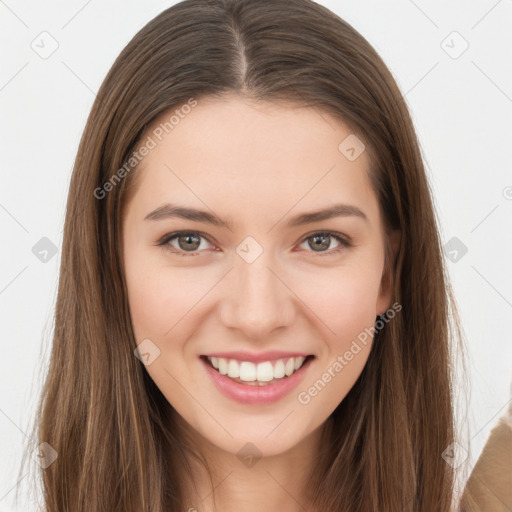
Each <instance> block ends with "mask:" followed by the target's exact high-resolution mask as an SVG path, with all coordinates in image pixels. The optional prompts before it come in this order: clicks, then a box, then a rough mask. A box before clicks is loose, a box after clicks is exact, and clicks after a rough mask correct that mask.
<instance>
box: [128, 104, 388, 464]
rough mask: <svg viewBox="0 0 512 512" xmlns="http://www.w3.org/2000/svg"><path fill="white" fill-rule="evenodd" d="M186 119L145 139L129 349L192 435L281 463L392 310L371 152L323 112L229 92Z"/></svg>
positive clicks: (323, 415) (334, 398) (334, 400)
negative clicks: (133, 347)
mask: <svg viewBox="0 0 512 512" xmlns="http://www.w3.org/2000/svg"><path fill="white" fill-rule="evenodd" d="M184 112H186V114H185V113H184ZM180 113H181V115H180V116H179V122H176V119H178V117H176V118H175V119H174V120H173V122H172V124H171V123H169V124H167V125H164V124H163V125H162V124H160V123H165V122H168V121H169V119H170V117H171V115H172V114H173V112H171V113H166V114H164V115H162V116H160V118H159V119H157V121H156V122H155V123H154V125H153V126H152V127H150V129H148V131H147V132H146V134H145V135H144V136H143V140H144V141H145V143H146V145H147V147H148V148H150V149H149V150H148V154H147V155H146V156H145V157H144V159H143V161H142V163H141V164H140V166H139V168H138V169H137V170H136V171H134V172H137V173H139V174H140V175H139V176H137V188H136V189H135V192H134V195H133V197H132V198H131V199H130V201H129V203H128V204H127V209H126V213H125V216H124V219H123V257H124V261H125V272H126V281H127V286H128V294H129V303H130V311H131V317H132V322H133V328H134V332H135V336H136V343H137V344H140V343H142V345H141V347H140V354H143V355H142V357H141V359H142V360H143V362H144V364H145V365H146V366H145V367H146V370H147V371H148V373H149V375H150V376H151V378H152V379H153V380H154V382H155V383H156V385H157V386H158V387H159V389H160V390H161V391H162V393H163V394H164V395H165V397H166V398H167V400H168V401H169V403H170V404H171V405H172V406H173V407H174V409H176V410H177V412H178V413H179V414H180V415H181V416H182V417H183V418H184V419H185V420H186V422H188V424H190V425H191V426H192V427H193V429H195V430H194V431H195V433H196V434H199V435H200V437H198V439H201V438H203V439H205V440H207V441H209V442H211V443H213V445H215V446H217V447H218V448H221V449H223V450H225V451H228V452H231V453H233V454H236V453H238V452H239V451H240V450H241V449H243V447H244V446H249V445H246V443H252V445H254V446H255V447H256V449H257V450H258V452H259V453H261V454H263V455H275V454H278V453H281V452H285V451H286V450H288V449H290V448H291V447H293V446H296V445H298V444H299V443H301V441H303V440H304V439H305V438H306V436H308V435H309V434H311V433H312V432H313V431H315V430H316V429H317V428H318V427H319V426H321V425H322V424H323V423H324V422H325V420H326V419H327V418H328V417H329V415H330V414H331V413H332V412H333V410H334V409H335V408H336V406H337V405H338V404H339V403H340V402H341V401H342V400H343V398H344V397H345V395H346V394H347V393H348V392H349V390H350V389H351V387H352V386H353V384H354V383H355V381H356V380H357V378H358V376H359V375H360V373H361V371H362V369H363V367H364V365H365V363H366V361H367V358H368V355H369V352H370V348H371V342H372V336H371V331H369V329H370V328H371V327H373V326H374V324H375V317H376V315H378V314H381V313H383V312H385V311H386V309H387V308H389V307H390V305H391V286H390V285H389V283H388V280H387V279H386V277H385V276H383V270H384V240H385V239H384V228H383V225H382V221H381V218H380V216H379V208H378V202H377V198H376V196H375V194H374V192H373V190H372V188H371V186H370V182H369V178H368V165H369V159H368V154H367V152H366V151H364V150H363V149H362V147H361V146H359V145H358V144H359V143H358V140H356V139H355V138H354V136H353V135H351V132H350V130H349V129H347V128H346V127H345V126H344V125H342V124H341V123H340V122H339V121H336V120H335V119H333V118H332V117H330V116H328V115H327V114H325V113H323V112H322V113H321V112H319V111H317V110H315V109H310V108H294V107H293V106H290V105H288V104H283V103H278V104H271V103H254V102H249V101H246V100H241V99H238V98H235V97H230V98H229V99H222V100H221V99H211V98H208V99H202V100H200V101H198V102H197V104H196V105H195V106H194V107H193V108H183V109H181V110H180ZM164 126H165V128H163V127H164ZM166 130H167V132H168V133H166ZM148 136H149V137H150V139H148ZM347 137H349V138H348V139H347ZM151 141H153V142H151ZM153 146H154V147H153ZM351 148H352V149H351ZM361 151H362V152H361ZM340 205H344V206H340ZM335 206H338V209H337V210H336V211H334V210H331V209H333V208H334V207H335ZM329 211H331V214H328V213H325V214H324V213H321V212H329ZM313 213H315V214H316V215H312V214H313ZM326 232H332V234H331V235H329V234H328V233H327V234H326ZM337 237H339V238H337ZM307 356H309V357H307ZM207 357H210V358H211V359H210V360H208V359H207ZM292 358H293V359H292ZM304 358H306V359H304ZM290 360H291V362H290ZM210 361H211V362H210ZM302 362H303V366H301V367H299V365H300V364H301V363H302ZM211 363H212V364H213V366H216V367H217V368H218V369H215V368H214V367H213V366H212V364H211ZM296 366H297V367H299V369H298V370H297V371H295V367H296ZM226 372H227V374H226ZM292 372H293V373H292ZM252 445H251V446H252Z"/></svg>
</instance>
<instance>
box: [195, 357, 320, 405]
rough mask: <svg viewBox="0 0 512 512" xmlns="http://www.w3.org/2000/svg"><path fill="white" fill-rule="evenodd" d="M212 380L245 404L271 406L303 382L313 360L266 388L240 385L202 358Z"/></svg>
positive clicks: (225, 393) (224, 392) (224, 391)
mask: <svg viewBox="0 0 512 512" xmlns="http://www.w3.org/2000/svg"><path fill="white" fill-rule="evenodd" d="M200 359H201V362H202V363H203V365H204V366H205V368H206V372H207V373H208V376H209V377H210V379H212V381H213V383H214V384H215V386H216V387H217V389H218V390H219V391H221V392H222V393H223V394H224V395H226V396H227V397H228V398H231V399H232V400H236V401H237V402H240V403H243V404H271V403H273V402H277V401H278V400H279V399H281V398H283V397H284V396H286V395H287V394H288V393H290V392H291V391H292V390H293V389H294V388H296V387H297V386H298V385H299V383H300V382H301V381H302V379H303V377H304V375H305V373H306V371H307V369H308V367H309V365H310V363H311V362H312V360H313V358H310V359H308V360H307V361H306V362H305V363H304V364H303V365H302V366H301V367H300V368H299V369H298V370H297V371H296V372H294V373H292V374H291V375H290V376H289V377H283V378H282V379H281V380H279V381H278V382H275V383H274V384H266V385H264V386H259V385H254V386H251V385H250V384H240V383H239V382H235V381H234V380H232V379H230V378H229V377H227V376H225V375H221V374H220V373H219V372H218V371H217V370H215V369H214V368H213V367H212V366H210V363H208V361H207V360H205V359H204V358H203V357H201V358H200Z"/></svg>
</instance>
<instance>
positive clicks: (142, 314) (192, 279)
mask: <svg viewBox="0 0 512 512" xmlns="http://www.w3.org/2000/svg"><path fill="white" fill-rule="evenodd" d="M125 261H126V284H127V288H128V301H129V304H130V314H131V318H132V324H133V329H134V332H135V336H136V340H137V341H138V342H139V341H140V340H141V339H144V338H152V339H155V340H161V339H163V338H164V337H165V335H166V333H167V334H168V335H169V336H171V334H170V333H169V331H171V332H172V330H173V329H174V326H175V325H176V324H178V325H179V324H181V322H184V323H186V318H187V313H188V312H189V311H190V309H191V308H192V307H193V305H194V304H195V303H197V302H198V301H199V300H200V298H201V296H202V295H204V294H205V293H206V291H207V289H208V287H207V284H208V282H207V280H205V279H203V280H201V279H199V276H198V273H197V272H196V273H192V272H180V271H176V270H174V271H171V270H170V269H168V268H165V267H162V264H161V262H156V261H151V258H149V257H148V256H147V254H146V255H143V254H139V253H138V252H137V251H134V252H132V253H131V254H129V255H128V257H127V258H126V259H125Z"/></svg>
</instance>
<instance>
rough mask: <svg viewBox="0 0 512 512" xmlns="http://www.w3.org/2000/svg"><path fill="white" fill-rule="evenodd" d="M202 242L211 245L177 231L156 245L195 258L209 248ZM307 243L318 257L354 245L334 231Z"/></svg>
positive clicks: (201, 236)
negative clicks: (334, 243) (332, 244)
mask: <svg viewBox="0 0 512 512" xmlns="http://www.w3.org/2000/svg"><path fill="white" fill-rule="evenodd" d="M202 240H204V241H206V244H211V242H209V240H208V237H207V236H206V235H204V234H202V233H200V232H198V231H177V232H175V233H169V234H167V235H164V236H163V237H162V238H161V239H160V240H158V241H157V242H156V245H158V246H161V247H162V248H164V249H165V250H168V251H171V252H172V253H173V254H177V255H178V256H195V255H197V254H198V253H199V252H200V251H201V250H203V249H207V247H204V244H202ZM332 240H335V241H337V242H338V245H337V246H336V247H335V248H334V249H329V247H330V246H331V243H332ZM305 243H307V244H308V246H309V247H310V248H311V249H312V251H309V252H314V253H317V254H316V255H318V256H324V255H332V254H336V253H339V252H341V251H342V250H343V249H346V248H348V247H351V245H352V244H351V242H350V241H349V240H348V239H346V238H345V237H344V236H343V235H341V234H340V233H335V232H332V231H320V232H317V233H313V234H311V235H309V236H307V237H306V238H305V239H304V240H303V242H302V243H301V245H303V244H305ZM211 245H213V244H211ZM317 249H319V250H317ZM326 249H329V250H326Z"/></svg>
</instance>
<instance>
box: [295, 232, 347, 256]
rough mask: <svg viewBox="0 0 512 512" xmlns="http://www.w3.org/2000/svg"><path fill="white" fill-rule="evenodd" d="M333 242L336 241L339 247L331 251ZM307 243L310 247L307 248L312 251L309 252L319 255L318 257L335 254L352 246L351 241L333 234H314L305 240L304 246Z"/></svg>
mask: <svg viewBox="0 0 512 512" xmlns="http://www.w3.org/2000/svg"><path fill="white" fill-rule="evenodd" d="M333 240H334V241H336V242H337V244H338V245H337V246H335V247H334V248H331V249H329V247H330V246H331V244H332V242H333ZM306 242H307V245H308V247H307V248H309V249H312V250H311V251H309V252H314V253H317V255H318V256H323V255H329V254H335V253H338V252H340V251H342V250H343V249H345V248H348V247H350V246H351V243H350V241H349V240H347V239H345V238H344V237H343V236H342V235H341V234H339V233H332V232H325V233H324V232H320V233H313V234H312V235H310V236H308V237H306V238H305V239H304V241H303V242H302V245H303V244H305V243H306Z"/></svg>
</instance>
